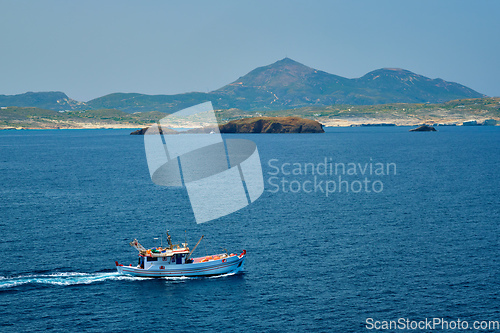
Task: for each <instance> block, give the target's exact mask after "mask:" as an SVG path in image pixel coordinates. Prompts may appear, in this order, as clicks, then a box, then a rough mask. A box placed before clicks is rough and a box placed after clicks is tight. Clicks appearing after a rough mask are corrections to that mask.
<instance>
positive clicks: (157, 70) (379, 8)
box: [0, 0, 500, 101]
mask: <svg viewBox="0 0 500 333" xmlns="http://www.w3.org/2000/svg"><path fill="white" fill-rule="evenodd" d="M0 13H2V15H1V16H2V18H1V19H0V31H1V34H0V78H1V79H0V94H7V95H10V94H19V93H24V92H26V91H63V92H65V93H66V94H68V96H69V97H71V98H73V99H76V100H80V101H87V100H90V99H93V98H96V97H100V96H103V95H105V94H109V93H113V92H139V93H145V94H175V93H182V92H189V91H203V92H207V91H211V90H215V89H217V88H220V87H222V86H223V85H225V84H227V83H230V82H232V81H234V80H236V79H237V78H238V77H240V76H242V75H244V74H246V73H247V72H249V71H250V70H252V69H254V68H256V67H259V66H264V65H268V64H270V63H273V62H275V61H277V60H279V59H282V58H284V57H285V56H288V57H289V58H292V59H294V60H296V61H298V62H301V63H303V64H305V65H307V66H310V67H313V68H316V69H320V70H324V71H326V72H329V73H332V74H337V75H341V76H345V77H348V78H354V77H360V76H362V75H364V74H366V73H367V72H369V71H372V70H375V69H378V68H382V67H400V68H404V69H408V70H410V71H413V72H415V73H418V74H422V75H425V76H428V77H431V78H442V79H444V80H447V81H453V82H458V83H461V84H464V85H466V86H468V87H470V88H472V89H475V90H477V91H479V92H481V93H484V94H486V95H489V96H500V80H499V78H500V63H499V62H500V61H499V59H500V17H499V15H500V1H493V0H492V1H473V0H471V1H456V0H454V1H442V0H432V1H416V0H415V1H401V0H398V1H383V0H382V1H305V0H304V1H291V0H286V1H281V0H279V1H278V0H277V1H258V0H252V1H243V0H230V1H208V0H202V1H192V0H190V1H174V0H161V1H157V0H147V1H146V0H143V1H138V0H134V1H128V0H106V1H102V0H101V1H93V0H90V1H89V0H86V1H68V0H59V1H56V0H46V1H41V0H37V1H23V0H16V1H14V0H11V1H7V0H0Z"/></svg>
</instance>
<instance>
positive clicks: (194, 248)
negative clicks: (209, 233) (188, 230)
mask: <svg viewBox="0 0 500 333" xmlns="http://www.w3.org/2000/svg"><path fill="white" fill-rule="evenodd" d="M203 237H205V235H202V236H201V238H200V240H199V241H198V243H196V245H195V246H194V247H193V249H192V250H191V252H189V254H188V255H187V256H186V260H188V258H189V257H190V256H191V254H193V252H194V250H196V247H197V246H198V244H200V242H201V240H202V239H203Z"/></svg>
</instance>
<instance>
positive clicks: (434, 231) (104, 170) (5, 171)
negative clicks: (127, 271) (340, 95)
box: [0, 127, 500, 333]
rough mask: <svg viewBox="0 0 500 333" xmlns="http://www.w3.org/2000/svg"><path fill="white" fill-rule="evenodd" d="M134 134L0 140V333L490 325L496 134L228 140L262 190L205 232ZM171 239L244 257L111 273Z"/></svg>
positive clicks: (69, 133)
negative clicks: (253, 147) (234, 263)
mask: <svg viewBox="0 0 500 333" xmlns="http://www.w3.org/2000/svg"><path fill="white" fill-rule="evenodd" d="M129 133H130V130H47V131H45V130H30V131H0V180H1V187H0V213H1V219H0V228H1V229H0V230H1V231H2V232H1V240H0V253H1V255H2V263H1V265H0V332H38V331H46V330H51V331H55V332H77V331H78V332H125V331H127V332H129V331H139V332H160V331H161V332H163V331H176V332H342V333H344V332H371V331H386V332H389V331H390V332H394V331H396V330H395V329H391V330H383V329H375V328H374V327H370V325H369V324H368V323H374V322H378V323H379V324H380V325H381V324H382V323H383V322H384V321H397V320H399V319H403V320H404V321H406V320H408V321H409V322H412V321H413V322H420V321H423V320H425V319H428V320H433V318H441V319H442V320H444V321H448V322H456V321H457V320H460V321H462V323H463V321H466V322H467V323H468V325H469V329H468V330H463V331H468V332H471V331H474V330H471V329H470V326H472V325H473V322H474V321H499V320H500V295H499V291H500V259H499V257H500V256H499V255H500V236H499V235H500V218H499V216H500V175H499V166H500V127H438V132H435V133H410V132H408V128H405V127H365V128H328V129H327V132H326V133H325V134H266V135H260V134H254V135H252V134H248V135H244V134H240V135H224V137H225V138H234V137H236V138H246V139H249V140H252V141H254V142H255V143H256V144H257V147H258V150H259V154H260V159H261V163H262V170H263V176H264V182H265V191H264V193H263V194H262V196H261V197H260V198H259V199H258V200H257V201H255V202H254V203H252V204H251V205H249V206H247V207H246V208H244V209H242V210H240V211H237V212H235V213H233V214H230V215H227V216H224V217H221V218H219V219H217V220H213V221H210V222H207V223H202V224H197V223H196V221H195V219H194V216H193V211H192V209H191V206H190V202H189V198H188V196H187V192H186V190H185V189H183V188H166V187H160V186H157V185H154V184H153V183H152V181H151V179H150V177H149V172H148V166H147V162H146V158H145V153H144V143H143V138H142V137H141V136H130V135H129ZM321 163H325V164H327V165H326V166H327V167H330V166H333V168H332V169H335V168H334V166H335V163H337V166H341V165H344V166H345V168H346V172H345V173H343V172H341V171H340V170H341V169H340V168H338V169H337V171H338V172H336V173H335V174H330V173H327V174H325V173H324V172H321V173H318V171H319V169H318V166H319V165H320V164H321ZM350 163H352V164H350ZM306 165H307V166H306ZM353 165H354V166H353ZM381 165H383V166H387V165H390V166H391V169H389V170H387V169H385V171H389V172H381V169H380V166H381ZM304 166H306V167H304ZM321 168H322V167H321ZM363 170H364V172H362V171H363ZM370 170H371V172H370ZM377 170H378V171H377ZM376 171H377V172H378V173H377V174H376ZM313 172H314V173H313ZM273 177H274V178H273ZM339 177H341V179H339ZM315 181H316V184H315V183H314V182H315ZM334 182H335V191H330V192H329V193H325V192H326V184H328V186H330V190H333V184H334ZM341 182H344V183H341ZM277 184H278V185H277ZM318 184H319V185H318ZM339 185H340V186H339ZM360 185H362V189H361V187H360ZM339 187H340V190H339ZM166 229H169V230H170V234H171V235H172V237H173V241H174V243H181V242H184V241H185V240H187V241H188V243H190V244H191V246H193V245H194V244H195V243H196V242H197V240H198V239H199V237H200V236H201V235H205V239H204V240H203V241H202V243H201V244H200V246H199V247H198V249H197V250H196V252H195V254H194V255H195V256H196V254H197V255H199V256H202V255H206V254H212V253H220V252H222V248H226V249H228V251H229V252H233V253H241V251H242V250H243V249H245V250H246V251H247V260H246V263H245V270H244V272H242V273H238V274H228V275H224V276H220V277H210V278H171V279H142V278H132V277H125V276H119V275H117V273H116V270H115V264H114V262H115V260H116V261H119V262H120V263H123V264H129V263H131V264H134V265H135V264H136V262H137V251H136V250H135V249H133V248H132V247H130V246H129V245H128V242H130V241H131V240H133V239H134V238H137V239H138V240H139V241H140V242H141V243H142V244H144V245H145V246H147V247H153V246H155V245H159V242H160V241H161V237H162V236H161V235H162V234H163V239H165V236H164V233H165V230H166ZM154 237H159V238H160V239H159V240H155V239H154ZM370 319H371V321H370ZM377 327H378V328H381V326H377ZM403 331H404V330H403ZM407 331H422V332H424V331H425V332H430V331H439V332H446V331H453V332H459V331H461V330H458V329H455V330H451V329H450V328H449V329H446V327H444V328H442V327H439V329H435V330H429V329H414V330H411V329H410V330H407ZM481 331H488V330H481Z"/></svg>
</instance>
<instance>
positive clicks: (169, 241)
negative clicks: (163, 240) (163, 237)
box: [167, 229, 174, 249]
mask: <svg viewBox="0 0 500 333" xmlns="http://www.w3.org/2000/svg"><path fill="white" fill-rule="evenodd" d="M168 232H169V230H168V229H167V242H168V247H169V248H170V249H173V248H174V247H173V246H172V238H171V237H170V235H169V233H168Z"/></svg>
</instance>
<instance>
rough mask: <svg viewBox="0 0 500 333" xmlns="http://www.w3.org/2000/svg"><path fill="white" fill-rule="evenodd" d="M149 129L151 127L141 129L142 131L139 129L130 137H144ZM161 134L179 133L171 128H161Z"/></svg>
mask: <svg viewBox="0 0 500 333" xmlns="http://www.w3.org/2000/svg"><path fill="white" fill-rule="evenodd" d="M148 129H149V127H144V128H141V129H138V130H136V131H133V132H132V133H130V135H144V134H146V131H147V130H148ZM159 132H160V133H159V134H178V133H179V132H177V131H175V130H173V129H171V128H165V129H162V128H161V127H160V128H159ZM148 134H158V132H150V133H148Z"/></svg>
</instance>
